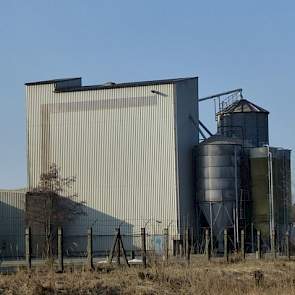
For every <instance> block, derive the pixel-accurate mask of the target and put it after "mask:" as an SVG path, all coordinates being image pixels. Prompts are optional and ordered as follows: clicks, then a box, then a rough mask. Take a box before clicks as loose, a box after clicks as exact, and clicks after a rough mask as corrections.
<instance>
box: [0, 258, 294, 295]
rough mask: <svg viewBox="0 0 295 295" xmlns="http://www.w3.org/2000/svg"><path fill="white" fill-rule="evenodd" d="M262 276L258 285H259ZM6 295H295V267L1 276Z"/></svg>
mask: <svg viewBox="0 0 295 295" xmlns="http://www.w3.org/2000/svg"><path fill="white" fill-rule="evenodd" d="M255 274H256V279H255ZM0 294H32V295H33V294H34V295H37V294H220V295H225V294H226V295H229V294H235V295H236V294H268V295H271V294H280V295H282V294H295V262H284V261H277V262H266V261H265V262H257V261H248V262H245V263H244V262H237V263H232V264H227V263H222V262H211V263H207V262H205V261H203V260H197V261H192V263H191V265H190V266H186V265H185V264H181V263H175V264H174V263H170V264H169V265H164V264H158V265H156V264H154V265H153V266H151V267H150V268H148V269H146V270H144V269H143V268H141V267H131V268H130V269H127V268H116V269H98V270H96V271H93V272H84V271H81V270H79V271H78V270H76V271H72V272H67V273H63V274H58V273H55V272H53V271H48V270H44V269H43V270H42V269H39V270H36V271H32V272H31V273H26V272H25V271H19V272H18V273H16V274H12V275H0Z"/></svg>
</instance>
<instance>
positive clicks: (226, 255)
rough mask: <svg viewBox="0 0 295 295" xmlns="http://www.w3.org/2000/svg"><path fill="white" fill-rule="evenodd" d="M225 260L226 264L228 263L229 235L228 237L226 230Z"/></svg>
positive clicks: (225, 230)
mask: <svg viewBox="0 0 295 295" xmlns="http://www.w3.org/2000/svg"><path fill="white" fill-rule="evenodd" d="M223 235H224V259H225V261H226V262H228V235H227V229H226V228H225V229H224V234H223Z"/></svg>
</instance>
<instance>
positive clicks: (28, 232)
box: [25, 227, 32, 270]
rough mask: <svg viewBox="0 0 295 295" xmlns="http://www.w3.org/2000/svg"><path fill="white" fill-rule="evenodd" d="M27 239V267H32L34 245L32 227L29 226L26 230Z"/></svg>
mask: <svg viewBox="0 0 295 295" xmlns="http://www.w3.org/2000/svg"><path fill="white" fill-rule="evenodd" d="M25 241H26V264H27V269H28V270H29V269H31V267H32V245H31V228H30V227H27V228H26V232H25Z"/></svg>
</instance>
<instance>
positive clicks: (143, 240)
mask: <svg viewBox="0 0 295 295" xmlns="http://www.w3.org/2000/svg"><path fill="white" fill-rule="evenodd" d="M141 256H142V264H143V266H144V268H146V234H145V227H142V228H141Z"/></svg>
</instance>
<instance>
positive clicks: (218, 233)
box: [197, 136, 242, 251]
mask: <svg viewBox="0 0 295 295" xmlns="http://www.w3.org/2000/svg"><path fill="white" fill-rule="evenodd" d="M241 149H242V146H241V144H239V143H238V142H237V141H234V140H233V139H230V138H224V137H222V136H213V137H211V138H209V139H207V140H205V141H204V142H202V143H201V144H199V145H198V147H197V200H198V204H199V209H200V211H201V214H203V215H204V217H205V219H206V221H207V224H208V226H209V227H210V230H211V240H213V239H216V240H217V242H218V250H219V251H222V250H223V230H224V229H225V228H228V229H229V230H230V231H231V232H232V234H233V236H234V244H235V246H236V243H237V239H238V235H237V234H236V233H237V231H238V202H239V192H240V161H241ZM211 245H212V247H213V243H211Z"/></svg>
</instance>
